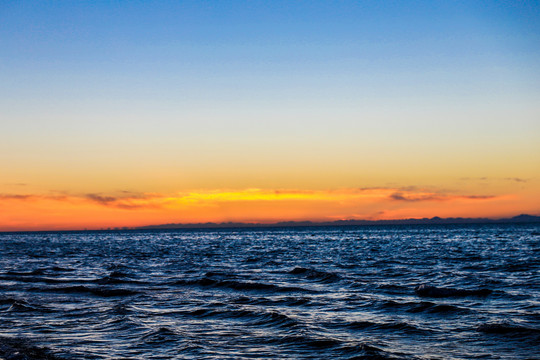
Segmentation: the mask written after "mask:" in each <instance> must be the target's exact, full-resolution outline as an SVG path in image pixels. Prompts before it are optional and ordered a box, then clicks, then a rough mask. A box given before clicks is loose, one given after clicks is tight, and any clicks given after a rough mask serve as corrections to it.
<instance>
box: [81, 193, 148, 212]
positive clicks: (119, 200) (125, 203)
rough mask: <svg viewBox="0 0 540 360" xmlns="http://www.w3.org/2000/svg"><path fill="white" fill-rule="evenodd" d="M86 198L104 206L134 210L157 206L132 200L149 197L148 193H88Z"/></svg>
mask: <svg viewBox="0 0 540 360" xmlns="http://www.w3.org/2000/svg"><path fill="white" fill-rule="evenodd" d="M84 197H85V198H86V199H88V200H91V201H93V202H96V203H98V204H100V205H103V206H108V207H114V208H118V209H125V210H132V209H140V208H156V205H155V204H133V203H132V202H131V201H132V200H140V199H147V198H149V196H148V195H143V194H133V195H130V196H122V197H116V196H104V195H101V194H86V195H85V196H84Z"/></svg>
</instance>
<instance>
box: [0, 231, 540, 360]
mask: <svg viewBox="0 0 540 360" xmlns="http://www.w3.org/2000/svg"><path fill="white" fill-rule="evenodd" d="M0 254H1V256H0V328H1V329H2V331H1V334H0V335H2V336H4V337H7V338H12V339H27V340H28V341H30V342H31V343H32V344H33V345H36V346H40V347H47V348H50V349H51V351H52V352H54V353H55V354H57V355H58V356H60V357H63V358H67V359H120V358H122V359H141V358H144V359H175V358H176V359H184V358H186V359H242V358H245V359H249V358H297V359H321V358H338V359H476V358H478V359H535V358H536V359H538V358H540V345H539V344H540V271H539V270H540V225H538V224H536V225H481V226H480V225H478V226H472V225H467V226H395V227H394V226H385V227H341V228H338V227H334V228H331V227H328V228H280V229H227V230H180V231H178V230H177V231H171V230H169V231H146V232H144V231H140V232H133V231H126V232H80V233H12V234H0ZM415 289H416V291H415Z"/></svg>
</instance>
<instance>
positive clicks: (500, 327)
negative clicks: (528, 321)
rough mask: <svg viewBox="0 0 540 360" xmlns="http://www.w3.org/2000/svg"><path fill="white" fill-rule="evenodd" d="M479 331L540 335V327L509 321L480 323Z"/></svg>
mask: <svg viewBox="0 0 540 360" xmlns="http://www.w3.org/2000/svg"><path fill="white" fill-rule="evenodd" d="M476 330H477V331H479V332H483V333H487V334H503V335H509V334H510V335H511V334H515V335H535V336H540V329H538V328H530V327H526V326H522V325H514V324H509V323H504V322H503V323H486V324H482V325H479V326H478V327H477V328H476Z"/></svg>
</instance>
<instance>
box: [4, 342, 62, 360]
mask: <svg viewBox="0 0 540 360" xmlns="http://www.w3.org/2000/svg"><path fill="white" fill-rule="evenodd" d="M0 358H2V359H7V360H61V358H59V357H57V356H56V355H54V354H53V353H52V352H51V351H50V350H49V349H48V348H46V347H38V346H36V345H34V344H32V342H31V341H30V340H28V339H24V338H9V337H5V336H2V337H0Z"/></svg>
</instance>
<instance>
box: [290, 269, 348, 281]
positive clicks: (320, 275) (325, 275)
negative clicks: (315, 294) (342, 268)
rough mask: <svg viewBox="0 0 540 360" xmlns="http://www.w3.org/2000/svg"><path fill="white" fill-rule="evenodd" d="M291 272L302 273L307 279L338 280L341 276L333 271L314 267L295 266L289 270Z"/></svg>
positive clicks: (293, 273)
mask: <svg viewBox="0 0 540 360" xmlns="http://www.w3.org/2000/svg"><path fill="white" fill-rule="evenodd" d="M289 274H292V275H302V276H304V277H305V278H306V279H309V280H317V281H321V282H329V283H331V282H334V281H338V280H339V279H340V278H341V277H340V276H339V275H338V274H336V273H332V272H327V271H322V270H317V269H312V268H305V267H295V268H294V269H292V270H291V271H289Z"/></svg>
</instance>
